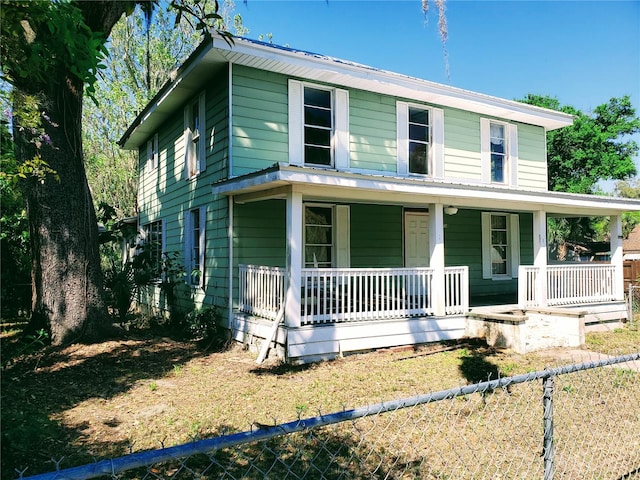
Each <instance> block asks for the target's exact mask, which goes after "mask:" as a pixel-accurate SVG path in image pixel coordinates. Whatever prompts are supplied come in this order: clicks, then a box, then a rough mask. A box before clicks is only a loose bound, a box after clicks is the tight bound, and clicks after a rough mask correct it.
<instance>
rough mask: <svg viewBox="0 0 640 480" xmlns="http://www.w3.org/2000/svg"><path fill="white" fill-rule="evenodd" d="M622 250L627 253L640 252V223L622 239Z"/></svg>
mask: <svg viewBox="0 0 640 480" xmlns="http://www.w3.org/2000/svg"><path fill="white" fill-rule="evenodd" d="M622 250H623V251H624V253H625V255H626V254H633V253H640V225H636V226H635V228H634V229H633V230H631V233H629V237H628V238H625V239H624V240H623V241H622Z"/></svg>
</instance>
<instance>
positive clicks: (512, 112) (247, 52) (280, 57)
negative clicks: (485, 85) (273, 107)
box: [213, 38, 573, 130]
mask: <svg viewBox="0 0 640 480" xmlns="http://www.w3.org/2000/svg"><path fill="white" fill-rule="evenodd" d="M213 44H214V50H218V51H220V54H221V55H222V56H224V57H225V58H227V60H228V61H230V62H233V63H238V64H242V65H245V66H250V67H254V68H261V69H265V70H270V71H273V72H278V73H283V74H287V75H295V76H298V77H300V78H305V79H309V80H316V81H321V82H325V83H330V84H334V85H342V86H346V87H352V88H357V89H361V90H367V91H372V92H376V93H381V94H385V95H393V96H397V97H403V98H408V99H412V100H418V101H423V102H427V103H431V104H435V105H442V106H447V107H452V108H458V109H462V110H468V111H473V112H475V113H480V114H483V115H489V116H494V117H497V118H503V119H507V120H513V121H517V122H522V123H528V124H531V125H538V126H542V127H545V128H546V129H547V130H553V129H556V128H561V127H565V126H567V125H571V124H572V123H573V116H572V115H568V114H566V113H563V112H558V111H555V110H550V109H546V108H542V107H537V106H534V105H527V104H524V103H520V102H516V101H513V100H506V99H503V98H499V97H493V96H491V95H486V94H482V93H478V92H473V91H470V90H464V89H461V88H456V87H451V86H448V85H443V84H439V83H435V82H430V81H428V80H422V79H418V78H414V77H409V76H406V75H402V74H399V73H394V72H390V71H386V70H379V69H376V68H373V67H369V66H366V65H361V64H358V63H354V62H348V61H344V60H339V59H336V58H331V57H325V56H321V55H316V54H311V53H308V52H303V51H296V50H292V49H285V48H281V47H276V46H273V45H267V44H260V43H254V42H250V41H247V40H243V39H237V40H236V44H235V45H234V46H233V47H229V45H227V44H226V42H224V40H222V39H218V38H214V41H213Z"/></svg>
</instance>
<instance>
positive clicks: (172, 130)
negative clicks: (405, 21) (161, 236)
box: [138, 70, 229, 318]
mask: <svg viewBox="0 0 640 480" xmlns="http://www.w3.org/2000/svg"><path fill="white" fill-rule="evenodd" d="M227 77H228V75H227V72H226V70H224V71H218V72H214V73H212V76H211V79H209V80H208V81H207V82H206V85H207V87H206V90H205V119H206V120H205V127H206V135H205V136H206V143H205V145H206V158H207V168H206V170H205V171H204V172H202V173H201V174H200V175H199V176H197V177H196V178H193V179H190V180H186V179H185V178H184V115H183V111H184V110H183V108H184V107H183V108H180V109H178V110H177V111H176V112H175V114H174V115H172V116H171V117H170V119H169V120H168V121H167V122H165V124H164V125H163V126H162V127H161V128H160V129H159V130H158V132H157V133H158V150H159V161H158V168H157V169H155V170H153V171H148V170H147V169H146V158H147V145H146V142H144V143H143V144H142V145H141V146H140V149H139V158H140V162H139V189H138V203H139V208H140V214H139V219H140V224H141V225H145V224H148V223H150V222H153V221H157V220H162V221H163V222H164V224H165V227H164V228H165V234H166V238H165V242H166V251H167V252H168V253H171V254H175V255H176V261H177V262H178V264H179V265H184V249H185V248H184V241H185V233H186V232H185V230H184V224H185V213H187V212H189V211H190V210H194V209H197V208H198V207H200V206H202V205H206V206H207V214H206V215H207V216H206V230H205V244H206V246H205V248H206V250H205V266H204V272H205V290H204V291H203V290H202V289H201V288H194V287H189V286H187V285H186V284H183V283H179V285H178V292H177V293H178V299H179V301H180V305H179V307H180V308H181V309H183V310H184V311H189V310H192V309H193V308H196V307H200V306H201V305H202V304H203V303H206V304H214V305H217V306H218V307H219V308H220V309H221V311H222V312H223V315H225V316H226V313H225V312H226V310H227V300H226V299H227V297H228V240H227V226H228V220H227V219H228V199H227V198H226V197H214V196H212V194H211V184H212V183H213V182H216V181H218V180H221V179H224V178H226V177H227V165H228V151H229V148H228V145H229V143H228V137H229V136H228V128H227V125H228V93H227V92H228V88H227V84H228V82H227ZM199 93H200V91H197V92H194V97H193V98H197V96H198V95H199ZM154 133H155V132H154ZM154 296H155V298H159V296H158V294H157V292H156V295H154ZM161 306H162V305H161ZM223 318H226V317H223Z"/></svg>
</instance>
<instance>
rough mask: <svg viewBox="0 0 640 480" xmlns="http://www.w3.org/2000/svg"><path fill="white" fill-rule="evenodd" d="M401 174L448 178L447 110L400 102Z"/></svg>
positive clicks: (399, 146) (399, 170)
mask: <svg viewBox="0 0 640 480" xmlns="http://www.w3.org/2000/svg"><path fill="white" fill-rule="evenodd" d="M396 128H397V149H398V165H397V171H398V174H400V175H403V176H406V175H424V176H429V177H433V178H444V110H443V109H441V108H436V107H431V106H429V107H427V106H424V105H419V104H412V103H407V102H396Z"/></svg>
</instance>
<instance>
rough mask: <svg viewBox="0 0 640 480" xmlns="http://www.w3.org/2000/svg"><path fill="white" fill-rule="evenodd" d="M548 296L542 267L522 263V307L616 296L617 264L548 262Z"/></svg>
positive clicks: (602, 300)
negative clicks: (544, 286)
mask: <svg viewBox="0 0 640 480" xmlns="http://www.w3.org/2000/svg"><path fill="white" fill-rule="evenodd" d="M544 268H545V270H546V272H547V275H546V298H545V292H544V291H543V288H542V287H543V285H542V284H541V283H540V282H541V280H542V279H541V278H540V270H541V269H540V267H532V266H521V267H520V272H519V280H518V295H519V299H518V302H519V305H520V307H521V308H526V307H538V306H544V305H548V306H555V305H580V304H587V303H599V302H608V301H612V300H615V299H616V298H617V296H616V291H615V281H614V278H615V271H616V269H615V266H614V265H548V266H546V267H544Z"/></svg>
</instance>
